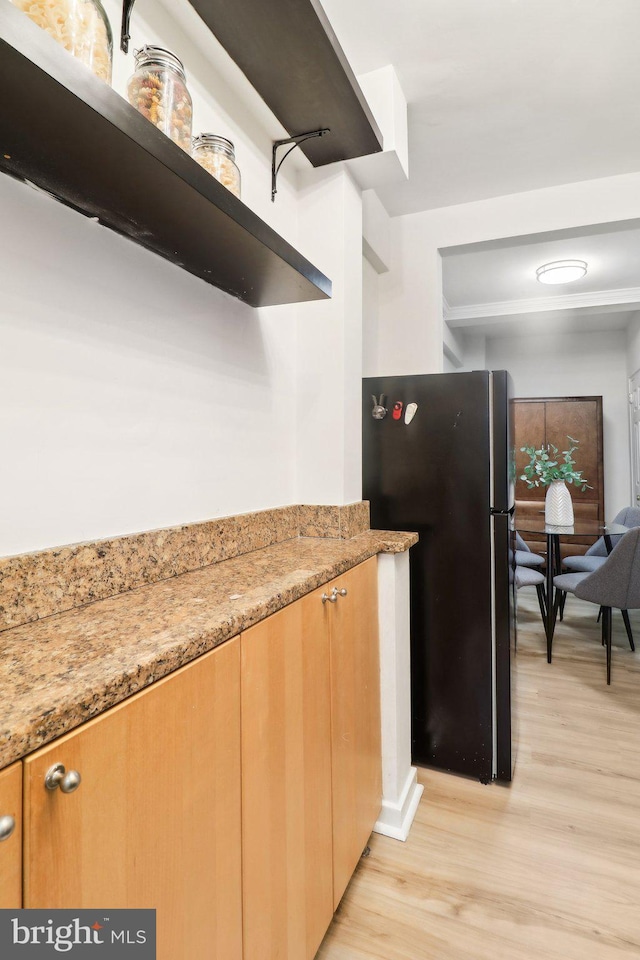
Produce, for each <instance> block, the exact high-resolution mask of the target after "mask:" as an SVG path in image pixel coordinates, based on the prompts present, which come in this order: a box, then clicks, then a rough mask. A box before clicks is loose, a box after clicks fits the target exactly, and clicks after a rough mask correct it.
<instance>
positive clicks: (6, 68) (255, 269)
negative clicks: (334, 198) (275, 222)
mask: <svg viewBox="0 0 640 960" xmlns="http://www.w3.org/2000/svg"><path fill="white" fill-rule="evenodd" d="M0 85H1V87H2V90H3V95H2V97H1V98H0V170H3V171H4V172H5V173H8V174H10V175H11V176H13V177H16V178H17V179H19V180H23V181H29V182H31V183H32V184H35V185H36V186H38V187H40V188H41V189H43V190H46V191H47V192H48V193H50V194H51V195H52V196H54V197H55V198H56V199H58V200H61V201H62V202H63V203H65V204H67V205H68V206H70V207H73V208H74V209H75V210H78V211H80V212H81V213H83V214H84V215H85V216H88V217H93V218H97V219H98V220H99V221H100V223H102V224H104V225H105V226H107V227H110V228H111V229H112V230H115V231H116V232H117V233H120V234H122V235H124V236H126V237H129V238H130V239H131V240H134V241H135V242H136V243H138V244H141V245H142V246H143V247H146V248H147V249H148V250H152V251H153V252H154V253H157V254H160V256H162V257H165V258H166V259H167V260H170V261H171V262H172V263H175V264H177V265H178V266H180V267H182V268H183V269H184V270H187V271H188V272H189V273H192V274H194V275H195V276H197V277H200V278H201V279H202V280H205V281H207V283H211V284H213V285H214V286H216V287H219V288H220V289H221V290H224V291H226V292H227V293H229V294H231V295H232V296H234V297H238V299H240V300H242V301H244V302H245V303H248V304H250V305H251V306H254V307H259V306H271V305H275V304H282V303H299V302H302V301H307V300H322V299H326V298H327V297H330V296H331V281H330V280H329V279H328V278H327V277H325V276H324V274H323V273H321V272H320V271H319V270H317V269H316V267H314V266H313V264H311V263H309V261H308V260H306V259H305V258H304V257H303V256H302V255H301V254H300V253H298V252H297V250H295V249H294V248H293V247H292V246H291V245H290V244H289V243H287V241H286V240H284V239H283V238H282V237H280V236H279V235H278V234H277V233H276V232H275V231H274V230H272V229H271V227H269V226H268V225H267V224H266V223H264V221H263V220H261V219H260V218H259V217H258V216H256V215H255V214H254V213H253V212H252V211H251V210H249V208H248V207H247V206H245V204H243V203H242V202H241V201H240V200H238V199H237V198H236V197H234V196H233V194H231V193H230V192H229V191H228V190H227V189H226V188H225V187H223V186H222V185H221V184H220V183H218V181H217V180H215V179H214V178H213V177H211V176H210V175H209V174H208V173H207V172H206V170H203V169H202V167H200V166H199V164H197V163H196V162H195V160H192V159H191V157H189V156H187V154H186V153H184V151H182V150H181V149H180V148H179V147H178V146H176V145H175V144H174V143H173V142H172V141H171V140H169V139H168V138H167V137H165V136H164V135H163V134H162V133H161V132H160V131H159V130H157V129H156V128H155V127H154V126H153V124H151V123H149V122H148V121H147V120H146V119H145V118H144V117H143V116H142V115H141V114H139V113H138V112H137V111H136V110H134V108H133V107H131V105H130V104H129V103H127V102H126V101H125V100H124V99H123V98H122V97H121V96H120V95H119V94H117V93H116V92H115V91H114V90H112V89H111V88H110V87H108V86H107V85H106V84H105V83H103V82H102V81H101V80H99V79H97V78H96V77H94V76H93V74H92V73H91V72H90V71H89V70H88V69H87V68H86V67H84V66H83V65H82V64H81V63H79V62H77V61H76V60H74V58H73V57H72V56H71V55H70V54H68V53H67V52H66V51H65V50H64V49H63V48H62V47H60V46H59V45H58V44H57V43H56V42H55V41H54V40H53V39H52V38H51V37H49V36H48V35H47V34H46V33H45V32H44V31H43V30H41V29H39V28H38V27H37V26H36V25H35V24H33V23H32V22H31V21H30V20H29V18H28V17H27V16H26V15H25V14H24V13H22V12H21V11H19V10H18V9H17V8H15V7H13V6H12V5H11V4H10V3H7V2H2V3H0Z"/></svg>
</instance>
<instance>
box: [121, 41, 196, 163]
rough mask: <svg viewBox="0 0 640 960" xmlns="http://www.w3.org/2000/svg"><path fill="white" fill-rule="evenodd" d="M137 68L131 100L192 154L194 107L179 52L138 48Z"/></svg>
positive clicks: (131, 88)
mask: <svg viewBox="0 0 640 960" xmlns="http://www.w3.org/2000/svg"><path fill="white" fill-rule="evenodd" d="M134 56H135V60H136V71H135V73H134V74H133V76H132V77H131V79H130V80H129V86H128V89H127V95H128V97H129V103H130V104H131V105H132V106H133V107H135V108H136V110H139V111H140V113H141V114H142V115H143V116H145V117H146V118H147V120H150V121H151V123H153V124H155V126H156V127H157V128H158V130H162V132H163V133H164V134H166V135H167V136H168V137H170V138H171V140H173V142H174V143H177V144H178V146H179V147H182V149H183V150H186V152H187V153H191V116H192V112H193V107H192V103H191V96H190V95H189V91H188V90H187V81H186V77H185V73H184V67H183V66H182V63H181V62H180V60H178V58H177V57H176V56H175V54H173V53H170V52H169V51H168V50H164V49H163V48H162V47H152V46H149V45H145V46H144V47H141V49H140V50H135V51H134Z"/></svg>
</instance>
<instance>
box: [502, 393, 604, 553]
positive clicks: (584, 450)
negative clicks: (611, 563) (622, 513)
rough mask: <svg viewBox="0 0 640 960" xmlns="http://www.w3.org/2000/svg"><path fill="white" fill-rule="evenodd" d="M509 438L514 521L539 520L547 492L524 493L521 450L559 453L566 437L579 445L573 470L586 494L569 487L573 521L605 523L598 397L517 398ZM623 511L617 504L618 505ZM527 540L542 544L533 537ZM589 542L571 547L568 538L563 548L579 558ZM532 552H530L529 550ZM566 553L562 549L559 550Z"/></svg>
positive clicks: (536, 489)
mask: <svg viewBox="0 0 640 960" xmlns="http://www.w3.org/2000/svg"><path fill="white" fill-rule="evenodd" d="M513 417H514V433H515V447H516V471H517V473H516V475H517V478H518V479H517V481H516V491H515V495H516V511H517V512H516V520H517V516H523V514H531V513H535V514H536V516H540V515H541V513H540V512H541V511H542V510H544V498H545V494H546V490H547V488H546V487H534V488H533V489H532V490H529V489H528V487H527V485H526V483H525V481H523V480H521V479H520V477H521V476H522V472H523V469H524V467H525V465H526V464H527V463H528V462H529V458H528V457H527V455H526V454H525V453H522V452H521V450H520V448H521V447H523V446H532V445H533V446H535V447H536V448H539V447H540V446H541V445H542V444H550V443H552V444H554V446H556V447H557V448H558V450H566V449H567V443H568V439H567V438H568V437H574V438H576V439H577V440H579V441H580V443H579V445H578V450H577V451H576V453H575V454H574V458H575V460H576V465H577V469H578V470H582V471H583V474H584V476H585V478H586V480H587V482H588V483H589V487H590V489H587V490H580V489H579V488H578V487H576V486H575V485H573V484H572V485H571V486H570V488H569V490H570V493H571V499H572V500H573V510H574V514H575V516H576V517H580V518H583V519H590V520H602V521H604V520H605V513H604V462H603V448H602V397H544V398H540V399H522V400H520V399H518V400H514V401H513ZM621 506H622V504H621ZM527 539H528V540H531V541H534V540H536V539H540V540H544V535H543V534H541V535H540V537H539V538H537V537H536V535H535V534H528V535H527ZM593 542H594V538H589V537H585V538H584V541H580V542H576V540H575V538H571V542H570V544H567V545H565V546H567V547H569V548H570V549H571V552H573V553H581V552H584V550H586V549H587V547H588V546H589V545H590V544H591V543H593ZM534 549H535V547H534ZM564 552H565V553H566V549H565V550H564Z"/></svg>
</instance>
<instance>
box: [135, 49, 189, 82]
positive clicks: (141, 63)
mask: <svg viewBox="0 0 640 960" xmlns="http://www.w3.org/2000/svg"><path fill="white" fill-rule="evenodd" d="M133 55H134V57H135V60H136V68H138V67H145V66H146V65H147V64H149V63H155V64H158V66H162V67H171V68H172V69H173V70H175V71H176V72H177V73H179V74H180V76H181V77H182V79H183V80H186V76H185V72H184V66H183V64H182V61H181V60H178V58H177V57H176V55H175V53H171V51H170V50H165V49H164V47H154V46H152V45H151V44H148V43H145V45H144V46H143V47H140V49H139V50H134V51H133Z"/></svg>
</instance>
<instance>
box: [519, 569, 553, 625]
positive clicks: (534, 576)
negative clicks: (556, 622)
mask: <svg viewBox="0 0 640 960" xmlns="http://www.w3.org/2000/svg"><path fill="white" fill-rule="evenodd" d="M534 556H535V554H534ZM516 587H517V588H518V590H519V589H520V587H535V588H536V593H537V594H538V603H539V604H540V616H541V617H542V622H543V623H544V622H545V619H546V616H547V608H546V603H547V597H546V592H545V589H544V574H543V573H540V571H539V570H534V568H533V567H522V566H520V565H519V564H517V565H516Z"/></svg>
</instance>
